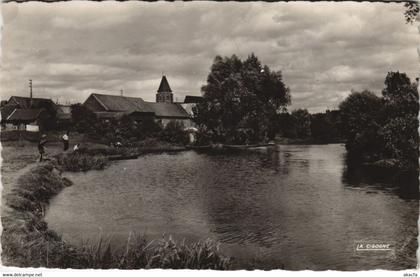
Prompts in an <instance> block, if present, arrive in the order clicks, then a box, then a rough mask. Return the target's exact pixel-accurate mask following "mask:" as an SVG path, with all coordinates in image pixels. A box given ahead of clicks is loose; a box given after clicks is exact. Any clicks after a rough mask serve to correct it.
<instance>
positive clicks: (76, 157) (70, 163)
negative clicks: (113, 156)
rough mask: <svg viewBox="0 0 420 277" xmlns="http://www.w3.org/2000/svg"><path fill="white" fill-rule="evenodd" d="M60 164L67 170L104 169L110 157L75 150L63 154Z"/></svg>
mask: <svg viewBox="0 0 420 277" xmlns="http://www.w3.org/2000/svg"><path fill="white" fill-rule="evenodd" d="M59 165H61V166H62V168H63V170H65V171H73V172H77V171H87V170H91V169H97V170H98V169H104V168H105V167H106V166H107V165H108V159H107V158H106V157H105V156H103V155H90V154H86V153H78V152H73V153H71V154H67V155H64V156H62V157H61V158H60V159H59Z"/></svg>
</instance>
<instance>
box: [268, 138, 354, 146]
mask: <svg viewBox="0 0 420 277" xmlns="http://www.w3.org/2000/svg"><path fill="white" fill-rule="evenodd" d="M275 142H276V144H285V145H291V144H297V145H301V144H314V145H318V144H321V145H322V144H333V143H345V142H346V141H345V140H344V139H334V140H317V139H313V138H306V139H299V138H285V137H276V138H275Z"/></svg>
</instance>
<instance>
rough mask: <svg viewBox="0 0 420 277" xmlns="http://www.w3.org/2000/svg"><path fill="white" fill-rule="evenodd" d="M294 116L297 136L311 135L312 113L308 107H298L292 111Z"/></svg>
mask: <svg viewBox="0 0 420 277" xmlns="http://www.w3.org/2000/svg"><path fill="white" fill-rule="evenodd" d="M292 117H293V118H294V123H295V130H296V137H297V138H307V137H310V136H311V115H310V114H309V112H308V110H306V109H298V110H294V111H293V112H292Z"/></svg>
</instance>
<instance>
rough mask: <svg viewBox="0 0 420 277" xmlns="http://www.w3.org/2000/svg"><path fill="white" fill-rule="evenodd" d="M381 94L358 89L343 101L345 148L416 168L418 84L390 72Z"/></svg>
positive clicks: (353, 152)
mask: <svg viewBox="0 0 420 277" xmlns="http://www.w3.org/2000/svg"><path fill="white" fill-rule="evenodd" d="M382 96H383V97H378V96H376V95H374V94H373V93H370V92H368V91H364V92H362V93H358V92H357V93H352V94H351V95H350V96H348V97H347V98H346V99H345V100H344V101H343V102H342V103H341V104H340V111H341V117H342V121H343V130H345V135H346V138H347V142H346V147H347V149H348V150H349V153H350V154H351V155H353V154H356V155H357V156H360V157H362V158H363V159H365V160H372V161H375V160H381V159H394V160H396V161H397V162H396V163H394V164H395V166H399V167H400V168H410V169H417V168H418V155H419V153H418V143H419V136H418V132H417V129H418V125H419V123H418V119H417V116H418V111H419V105H418V98H419V96H418V91H417V84H416V83H411V81H410V79H409V78H408V77H407V75H406V74H405V73H399V72H389V73H388V74H387V76H386V78H385V88H384V89H383V90H382ZM353 156H354V155H353Z"/></svg>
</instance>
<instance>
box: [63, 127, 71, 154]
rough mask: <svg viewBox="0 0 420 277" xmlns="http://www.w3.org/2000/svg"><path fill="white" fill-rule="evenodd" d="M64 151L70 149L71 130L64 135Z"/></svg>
mask: <svg viewBox="0 0 420 277" xmlns="http://www.w3.org/2000/svg"><path fill="white" fill-rule="evenodd" d="M62 140H63V146H64V151H67V149H69V131H67V133H65V134H64V135H63V136H62Z"/></svg>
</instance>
